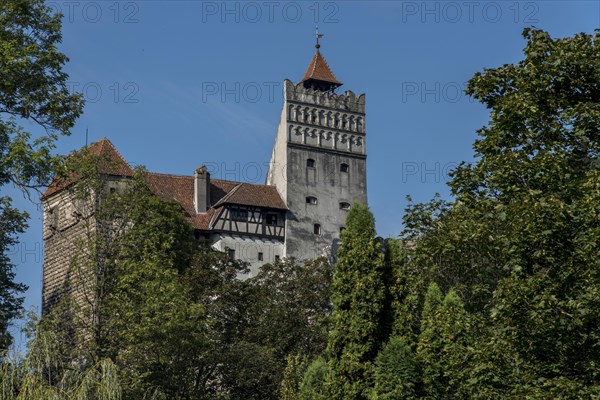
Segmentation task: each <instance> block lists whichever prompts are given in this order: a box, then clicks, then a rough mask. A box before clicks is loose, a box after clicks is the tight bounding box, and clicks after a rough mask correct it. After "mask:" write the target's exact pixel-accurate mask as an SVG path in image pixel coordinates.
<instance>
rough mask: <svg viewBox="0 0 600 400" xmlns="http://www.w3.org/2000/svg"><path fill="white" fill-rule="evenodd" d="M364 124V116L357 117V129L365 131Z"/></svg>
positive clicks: (361, 131) (360, 131)
mask: <svg viewBox="0 0 600 400" xmlns="http://www.w3.org/2000/svg"><path fill="white" fill-rule="evenodd" d="M363 126H364V124H363V118H362V117H358V118H356V131H357V132H359V133H364V131H363Z"/></svg>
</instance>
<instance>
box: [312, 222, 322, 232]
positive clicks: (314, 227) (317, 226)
mask: <svg viewBox="0 0 600 400" xmlns="http://www.w3.org/2000/svg"><path fill="white" fill-rule="evenodd" d="M313 233H314V234H315V235H320V234H321V224H315V225H314V226H313Z"/></svg>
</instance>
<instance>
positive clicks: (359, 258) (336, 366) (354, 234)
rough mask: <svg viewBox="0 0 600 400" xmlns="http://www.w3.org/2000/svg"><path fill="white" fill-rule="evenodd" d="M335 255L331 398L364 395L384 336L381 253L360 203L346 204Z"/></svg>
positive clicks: (368, 215) (371, 221)
mask: <svg viewBox="0 0 600 400" xmlns="http://www.w3.org/2000/svg"><path fill="white" fill-rule="evenodd" d="M337 255H338V261H337V263H336V264H335V270H334V276H333V286H332V296H331V297H332V302H333V315H332V319H333V322H332V329H331V333H330V336H329V340H328V343H327V358H328V363H329V375H328V378H327V386H328V390H329V391H330V395H331V396H332V397H333V398H336V399H364V398H367V396H368V394H369V391H370V388H371V386H372V378H373V377H372V374H373V362H374V360H375V357H376V355H377V352H378V351H379V349H380V348H381V346H382V345H383V343H384V342H385V341H386V339H387V338H386V337H385V327H384V325H385V324H384V321H385V318H386V316H387V314H386V313H385V310H384V303H385V301H386V297H387V292H386V287H385V281H386V268H385V263H384V253H383V251H382V249H381V245H380V242H379V241H377V240H376V239H375V220H374V218H373V215H372V214H371V212H370V211H369V209H368V207H367V206H366V205H363V204H354V205H353V206H352V207H351V209H350V212H349V213H348V218H347V220H346V229H345V230H344V231H343V232H342V244H341V246H340V248H339V250H338V254H337Z"/></svg>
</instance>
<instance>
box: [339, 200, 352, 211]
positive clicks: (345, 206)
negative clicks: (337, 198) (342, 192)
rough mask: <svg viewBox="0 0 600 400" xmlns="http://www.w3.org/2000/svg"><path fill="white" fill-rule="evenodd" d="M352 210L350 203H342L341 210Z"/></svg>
mask: <svg viewBox="0 0 600 400" xmlns="http://www.w3.org/2000/svg"><path fill="white" fill-rule="evenodd" d="M349 209H350V203H346V202H345V201H342V202H341V203H340V210H349Z"/></svg>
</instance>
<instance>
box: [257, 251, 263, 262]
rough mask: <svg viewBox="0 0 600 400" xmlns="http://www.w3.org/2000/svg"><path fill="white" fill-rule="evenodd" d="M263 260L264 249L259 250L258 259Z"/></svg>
mask: <svg viewBox="0 0 600 400" xmlns="http://www.w3.org/2000/svg"><path fill="white" fill-rule="evenodd" d="M262 260H263V253H262V251H259V252H258V261H262Z"/></svg>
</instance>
